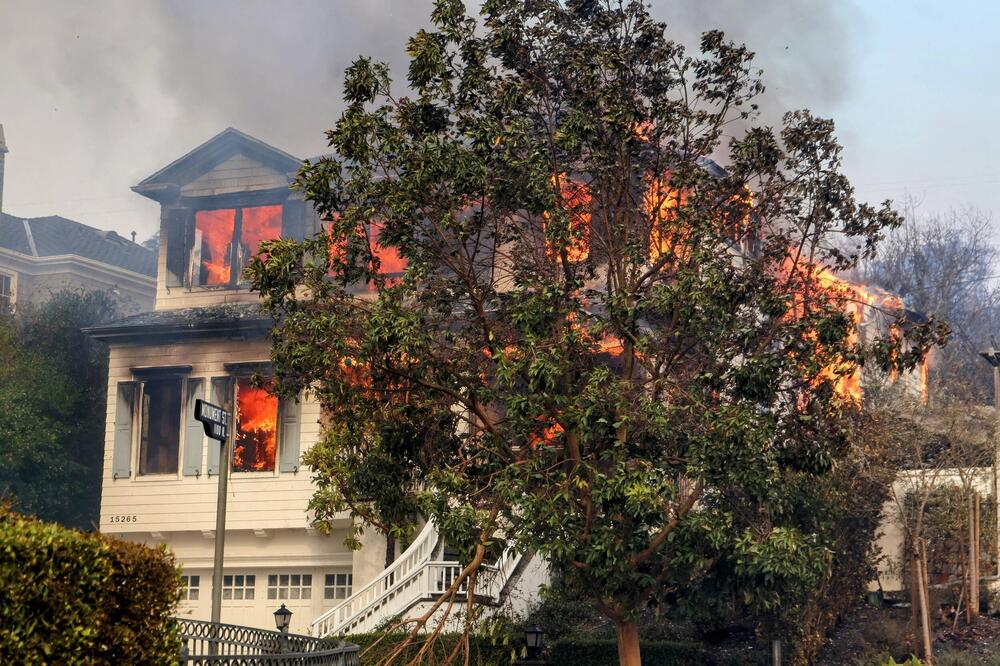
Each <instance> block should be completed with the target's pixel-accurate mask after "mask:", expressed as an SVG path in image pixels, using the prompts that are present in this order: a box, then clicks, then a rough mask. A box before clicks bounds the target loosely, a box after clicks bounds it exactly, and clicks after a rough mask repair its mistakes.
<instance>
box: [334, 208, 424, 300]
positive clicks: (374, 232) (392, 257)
mask: <svg viewBox="0 0 1000 666" xmlns="http://www.w3.org/2000/svg"><path fill="white" fill-rule="evenodd" d="M334 215H335V217H337V218H339V217H340V216H339V215H338V214H336V213H335V214H334ZM327 233H328V234H330V230H329V228H328V229H327ZM354 233H355V234H357V236H358V237H359V238H364V237H365V230H364V229H363V228H361V227H360V226H359V227H358V228H357V229H355V230H354ZM368 234H369V239H370V241H371V251H372V254H373V255H374V256H375V257H376V258H378V261H379V275H382V276H386V282H387V283H388V284H390V285H392V284H395V283H397V282H398V281H399V277H398V276H399V275H400V274H402V273H403V272H404V271H405V270H406V266H407V263H408V262H407V261H406V258H405V257H403V256H401V255H400V254H399V250H398V249H397V248H395V247H383V246H382V245H381V244H380V243H379V236H381V234H382V225H381V224H380V223H378V222H372V223H371V225H370V226H369V232H368ZM346 251H347V243H346V242H345V241H344V240H343V239H340V240H336V239H334V238H333V237H332V235H331V236H330V255H331V257H332V258H333V259H335V260H337V261H343V260H344V258H345V254H346ZM327 274H328V275H331V276H332V275H334V274H335V270H334V266H333V263H332V262H331V265H330V269H329V270H328V271H327ZM367 288H368V291H374V290H375V283H374V282H369V283H368V285H367Z"/></svg>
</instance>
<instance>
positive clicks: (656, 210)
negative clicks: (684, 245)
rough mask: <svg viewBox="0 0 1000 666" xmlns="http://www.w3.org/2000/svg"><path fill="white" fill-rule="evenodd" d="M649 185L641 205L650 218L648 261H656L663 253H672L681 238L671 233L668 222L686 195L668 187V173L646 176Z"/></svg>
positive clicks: (675, 213)
mask: <svg viewBox="0 0 1000 666" xmlns="http://www.w3.org/2000/svg"><path fill="white" fill-rule="evenodd" d="M648 180H649V186H648V187H647V188H646V191H645V193H644V194H643V207H644V208H645V211H646V215H647V216H648V219H649V220H650V225H649V261H650V263H654V262H656V260H657V259H659V258H660V257H662V256H664V255H669V254H673V253H674V252H675V248H676V247H677V245H678V244H679V243H680V242H681V241H682V240H683V239H682V238H679V237H678V236H677V234H676V232H675V233H671V231H670V225H669V222H670V221H671V220H673V219H674V217H675V216H676V215H677V209H678V208H679V207H680V206H682V205H683V204H684V203H685V200H686V198H687V197H686V196H685V195H684V194H683V193H682V192H679V191H678V190H677V189H676V188H672V187H670V174H669V173H666V174H664V175H663V176H661V177H656V176H650V177H648Z"/></svg>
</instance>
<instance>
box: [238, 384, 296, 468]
mask: <svg viewBox="0 0 1000 666" xmlns="http://www.w3.org/2000/svg"><path fill="white" fill-rule="evenodd" d="M231 374H232V378H233V381H232V395H230V396H229V400H230V404H231V405H232V406H233V428H232V433H231V434H230V440H231V441H232V450H233V456H234V458H233V459H232V460H230V461H229V469H230V472H231V473H232V474H233V475H238V476H239V478H253V477H259V476H264V475H268V474H270V475H271V476H272V477H274V476H277V475H278V465H279V461H280V460H281V438H282V432H281V428H282V426H281V421H282V418H281V415H282V405H283V404H284V402H285V401H284V400H282V399H281V398H280V397H279V398H278V406H277V410H276V412H277V413H276V414H275V422H274V465H273V467H272V468H271V469H261V470H246V469H244V470H237V469H236V464H235V455H236V433H237V432H239V426H240V421H239V417H238V414H237V396H238V394H239V383H240V380H241V379H250V377H251V374H252V373H251V374H245V373H235V372H233V373H231Z"/></svg>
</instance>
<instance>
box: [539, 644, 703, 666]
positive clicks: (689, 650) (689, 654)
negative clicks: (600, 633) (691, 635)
mask: <svg viewBox="0 0 1000 666" xmlns="http://www.w3.org/2000/svg"><path fill="white" fill-rule="evenodd" d="M641 651H642V661H643V663H645V664H657V666H695V665H700V664H704V663H706V662H707V661H708V655H707V654H706V653H705V651H704V650H703V649H702V648H701V646H699V645H698V644H696V643H681V642H673V641H657V642H648V643H645V642H644V643H642V645H641ZM549 663H551V664H552V665H553V666H607V665H608V664H616V663H618V643H617V642H616V641H615V640H614V639H608V640H582V639H579V640H578V639H563V640H560V641H556V642H555V643H553V644H552V646H551V647H550V648H549Z"/></svg>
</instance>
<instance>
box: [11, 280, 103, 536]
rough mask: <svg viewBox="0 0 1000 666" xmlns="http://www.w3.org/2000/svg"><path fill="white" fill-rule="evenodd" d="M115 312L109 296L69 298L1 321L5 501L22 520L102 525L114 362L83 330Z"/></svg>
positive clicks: (64, 295)
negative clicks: (110, 375) (25, 516)
mask: <svg viewBox="0 0 1000 666" xmlns="http://www.w3.org/2000/svg"><path fill="white" fill-rule="evenodd" d="M115 312H116V309H115V305H114V301H113V300H112V299H111V298H110V296H109V295H108V294H106V293H104V292H76V291H68V290H67V291H61V292H58V293H56V294H54V295H53V296H52V297H51V298H50V299H49V300H48V301H46V302H45V303H43V304H41V305H38V306H30V305H23V306H21V307H19V308H18V312H17V314H16V315H11V314H7V315H4V316H3V317H2V318H0V359H2V362H0V497H2V498H4V499H8V500H10V501H11V502H12V504H13V507H14V508H16V509H17V510H18V511H21V512H23V513H29V514H33V515H36V516H38V517H40V518H42V519H44V520H50V521H58V522H60V523H62V524H64V525H67V526H70V527H79V528H83V529H87V528H92V527H94V526H95V524H96V522H97V519H98V514H99V510H100V500H101V473H102V470H103V461H104V417H105V413H106V401H107V391H106V387H107V381H108V377H107V374H108V356H107V348H106V347H105V346H104V345H102V344H100V343H98V342H96V341H94V340H93V339H91V338H90V337H89V336H88V335H86V334H85V333H83V331H82V330H81V329H82V328H85V327H87V326H94V325H97V324H99V323H102V322H106V321H108V320H109V319H111V318H113V317H114V315H115Z"/></svg>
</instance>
